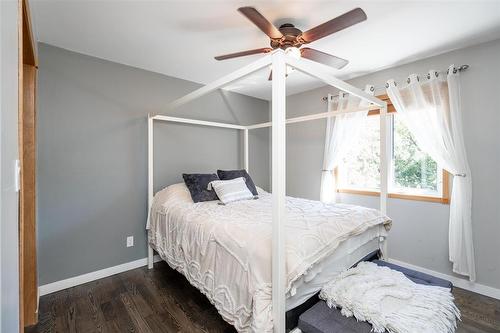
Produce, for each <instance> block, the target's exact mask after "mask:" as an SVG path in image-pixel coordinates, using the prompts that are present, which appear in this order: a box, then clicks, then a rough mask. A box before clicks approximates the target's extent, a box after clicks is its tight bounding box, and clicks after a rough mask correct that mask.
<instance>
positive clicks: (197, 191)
mask: <svg viewBox="0 0 500 333" xmlns="http://www.w3.org/2000/svg"><path fill="white" fill-rule="evenodd" d="M182 178H184V183H186V186H187V188H188V189H189V193H191V199H193V202H202V201H212V200H217V199H218V198H217V193H215V191H214V190H208V189H207V188H208V184H209V183H210V182H211V181H214V180H219V177H217V175H216V174H215V173H183V174H182Z"/></svg>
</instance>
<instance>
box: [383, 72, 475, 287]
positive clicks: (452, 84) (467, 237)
mask: <svg viewBox="0 0 500 333" xmlns="http://www.w3.org/2000/svg"><path fill="white" fill-rule="evenodd" d="M386 87H387V93H388V95H389V97H390V99H391V101H392V103H393V105H394V107H395V108H396V111H397V112H398V115H399V116H400V118H401V120H402V121H403V122H404V124H405V125H406V126H407V127H408V129H409V130H410V131H411V133H412V134H413V136H414V137H415V140H416V141H417V144H418V145H419V147H420V149H422V150H423V151H425V152H426V153H427V154H429V155H430V156H431V157H432V158H433V159H434V160H435V161H436V162H437V163H438V164H439V165H441V166H442V167H443V168H444V169H445V170H447V171H448V172H450V173H451V174H453V175H454V177H453V190H452V195H451V203H450V221H449V258H450V261H451V262H452V263H453V272H455V273H458V274H461V275H466V276H468V277H469V279H470V280H471V281H475V279H476V271H475V265H474V245H473V242H472V217H471V206H472V178H471V171H470V168H469V163H468V161H467V155H466V150H465V144H464V137H463V128H462V127H463V126H462V114H461V107H460V85H459V71H458V70H457V69H456V68H455V66H453V65H452V66H450V68H449V69H448V73H447V75H446V76H445V75H440V74H439V72H437V71H430V72H429V73H428V74H427V80H421V79H420V78H419V77H418V76H417V75H415V74H413V75H410V77H409V78H408V79H407V85H406V86H405V87H402V88H398V87H397V86H396V83H395V82H394V80H389V81H388V82H387V84H386Z"/></svg>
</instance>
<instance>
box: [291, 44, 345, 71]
mask: <svg viewBox="0 0 500 333" xmlns="http://www.w3.org/2000/svg"><path fill="white" fill-rule="evenodd" d="M300 55H301V56H302V57H303V58H306V59H309V60H312V61H316V62H319V63H321V64H324V65H327V66H330V67H333V68H337V69H341V68H343V67H345V66H346V65H347V64H348V63H349V61H347V60H345V59H342V58H339V57H336V56H333V55H331V54H328V53H325V52H321V51H318V50H315V49H311V48H308V47H303V48H301V49H300Z"/></svg>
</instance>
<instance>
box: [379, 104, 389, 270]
mask: <svg viewBox="0 0 500 333" xmlns="http://www.w3.org/2000/svg"><path fill="white" fill-rule="evenodd" d="M389 126H390V125H389V117H388V115H387V103H385V104H384V105H383V106H381V107H380V211H381V212H382V213H383V214H387V192H388V189H389V165H390V163H389V157H390V152H389V150H388V149H389V140H390V132H389ZM380 241H381V244H380V250H381V251H382V259H384V260H387V258H388V253H387V238H386V237H381V239H380Z"/></svg>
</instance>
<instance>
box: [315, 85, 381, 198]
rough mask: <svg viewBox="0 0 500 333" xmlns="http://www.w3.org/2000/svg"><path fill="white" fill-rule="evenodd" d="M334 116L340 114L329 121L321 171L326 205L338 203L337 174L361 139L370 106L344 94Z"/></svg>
mask: <svg viewBox="0 0 500 333" xmlns="http://www.w3.org/2000/svg"><path fill="white" fill-rule="evenodd" d="M374 90H375V89H374V87H373V86H371V85H367V86H366V87H365V92H367V93H369V94H372V95H373V91H374ZM328 111H330V110H328ZM334 112H339V113H340V114H338V115H336V116H335V117H328V118H327V121H326V135H325V150H324V155H323V170H322V171H321V192H320V200H321V201H322V202H326V203H332V202H335V201H336V192H337V190H336V184H335V176H334V174H333V170H334V169H335V167H336V166H337V165H338V164H339V163H340V161H341V160H342V158H343V157H344V155H345V153H346V151H348V149H349V147H350V146H351V145H352V143H353V141H354V139H355V138H356V137H357V135H358V132H359V130H360V128H361V127H362V125H363V122H364V120H365V119H366V116H367V114H368V103H367V102H365V101H361V99H360V98H358V97H355V96H350V95H348V94H345V93H343V92H340V93H339V97H338V102H337V106H336V108H335V111H334Z"/></svg>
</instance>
